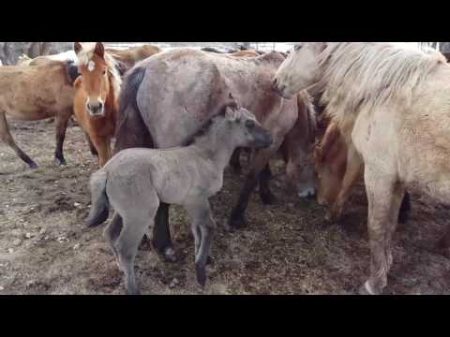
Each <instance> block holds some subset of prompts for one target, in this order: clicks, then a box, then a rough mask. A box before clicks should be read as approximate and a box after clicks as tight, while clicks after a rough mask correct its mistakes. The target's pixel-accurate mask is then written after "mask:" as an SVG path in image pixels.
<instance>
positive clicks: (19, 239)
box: [0, 121, 450, 294]
mask: <svg viewBox="0 0 450 337" xmlns="http://www.w3.org/2000/svg"><path fill="white" fill-rule="evenodd" d="M11 129H12V133H13V135H14V137H15V139H16V141H17V143H18V144H19V145H20V146H21V147H22V149H23V150H25V151H26V152H27V153H28V154H29V155H30V156H31V157H32V158H33V159H34V160H35V161H36V162H37V163H38V164H39V165H40V167H39V168H38V169H36V170H30V169H28V168H27V167H26V165H25V164H23V163H22V162H21V161H20V160H19V159H18V158H17V157H16V156H15V154H14V153H13V152H12V150H11V149H10V148H8V147H6V146H5V145H4V144H0V289H1V290H0V294H123V293H124V288H123V281H122V274H121V273H120V272H119V270H118V269H117V266H116V264H115V262H114V259H113V255H112V252H111V251H110V250H109V247H108V246H107V244H106V242H105V240H104V239H103V237H102V231H103V228H104V226H101V227H98V228H95V229H87V228H86V227H85V226H84V223H83V219H84V218H85V216H86V215H87V212H88V205H89V203H90V199H89V197H90V196H89V193H88V189H87V182H88V178H89V175H90V173H92V172H93V171H94V170H95V169H96V162H95V160H94V158H93V157H92V156H91V154H90V152H89V150H88V147H87V144H86V141H85V138H84V136H83V134H82V132H81V130H80V129H79V128H78V127H76V126H72V127H69V129H68V132H67V136H66V142H65V156H66V160H67V163H68V164H67V166H64V167H58V166H56V165H55V164H54V162H53V152H54V147H55V141H54V135H55V133H54V124H53V123H49V122H48V121H41V122H20V123H19V122H12V123H11ZM274 172H275V178H274V180H273V182H272V187H273V192H274V193H275V194H276V196H277V197H278V203H277V204H276V205H273V206H263V205H262V204H261V202H260V200H259V196H258V195H257V194H256V193H255V194H254V195H253V197H252V199H251V202H250V204H249V208H248V213H247V214H248V220H249V227H248V228H246V229H244V230H241V231H238V232H234V233H230V232H227V231H226V230H225V228H224V223H225V221H226V219H227V216H228V215H229V213H230V211H231V207H232V206H233V204H234V202H235V200H236V199H237V196H238V192H239V189H240V186H241V184H242V182H243V179H244V176H243V175H241V176H237V175H235V174H233V173H232V172H230V171H227V172H226V174H225V183H224V188H223V190H222V191H221V192H220V193H219V194H218V195H216V196H215V197H214V198H213V199H212V204H213V211H214V214H215V217H216V220H217V222H218V225H219V228H218V231H217V235H216V237H215V240H214V246H213V258H214V263H213V265H211V266H209V267H208V277H209V278H208V282H207V285H206V287H205V289H203V290H202V289H200V288H199V287H198V286H197V284H196V282H195V274H194V264H193V239H192V237H191V234H190V232H189V226H188V225H187V224H188V219H187V216H186V214H185V212H184V211H183V210H182V209H180V208H178V207H172V208H171V214H170V217H171V229H172V232H173V236H174V243H175V245H176V250H177V255H178V256H179V260H178V261H177V262H176V263H166V262H163V261H161V260H160V259H159V258H158V257H157V256H156V254H154V253H153V252H152V251H151V250H150V248H145V247H144V248H143V249H141V250H140V251H139V254H138V257H137V260H136V270H137V277H138V282H139V284H140V286H141V290H142V293H143V294H354V293H356V291H357V289H358V287H359V286H360V285H361V284H362V282H363V281H364V280H365V278H366V276H367V274H368V271H369V264H368V263H369V249H368V243H367V230H366V225H365V223H366V212H367V211H366V198H365V195H364V190H363V187H362V186H359V187H358V189H357V190H356V191H355V192H354V193H353V196H352V198H351V200H350V201H349V203H348V207H347V209H346V215H345V216H344V218H343V219H342V220H341V221H340V223H339V224H330V223H327V222H326V221H325V220H324V209H323V208H321V207H319V206H318V205H317V204H316V203H315V201H313V200H311V201H301V200H300V199H299V198H298V197H296V196H295V195H290V194H288V193H286V192H285V185H284V182H283V165H282V163H280V162H277V163H276V165H275V170H274ZM412 208H413V211H412V214H411V220H410V222H409V223H408V224H407V225H403V226H400V228H399V229H398V231H397V233H396V235H395V240H394V265H393V267H392V269H391V272H390V274H389V287H388V289H387V290H386V293H387V294H448V293H450V260H449V259H448V258H447V257H445V256H444V254H442V252H438V251H436V249H435V248H434V247H435V243H436V241H437V240H438V238H439V237H440V235H441V234H442V233H443V232H444V229H445V227H446V224H448V223H449V221H448V219H449V215H450V211H449V210H448V209H446V208H445V207H442V206H440V205H435V204H432V203H430V202H429V201H428V200H427V198H426V197H419V196H416V195H413V196H412Z"/></svg>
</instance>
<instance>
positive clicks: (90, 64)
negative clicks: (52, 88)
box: [74, 42, 120, 117]
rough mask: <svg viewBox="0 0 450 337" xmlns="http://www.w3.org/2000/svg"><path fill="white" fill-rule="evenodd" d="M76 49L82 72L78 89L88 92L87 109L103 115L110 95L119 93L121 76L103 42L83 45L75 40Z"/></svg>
mask: <svg viewBox="0 0 450 337" xmlns="http://www.w3.org/2000/svg"><path fill="white" fill-rule="evenodd" d="M74 50H75V53H76V55H77V58H78V70H79V73H80V74H81V76H80V78H79V79H78V80H77V83H76V90H83V91H84V92H85V94H86V96H87V97H86V111H87V112H88V113H89V115H90V116H92V117H102V116H104V114H105V102H106V100H107V98H108V96H109V95H111V94H112V93H113V92H115V97H117V95H118V92H117V91H118V85H120V82H119V81H120V78H119V76H118V74H116V72H117V70H116V69H115V65H114V63H113V62H112V58H111V57H109V55H107V54H105V48H104V46H103V44H102V43H101V42H97V43H96V44H95V46H82V45H81V43H79V42H75V44H74Z"/></svg>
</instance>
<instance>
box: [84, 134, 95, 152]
mask: <svg viewBox="0 0 450 337" xmlns="http://www.w3.org/2000/svg"><path fill="white" fill-rule="evenodd" d="M85 135H86V140H87V142H88V145H89V150H90V151H91V153H92V155H93V156H96V157H98V152H97V149H96V148H95V146H94V144H93V143H92V140H91V138H90V137H89V134H88V133H87V132H85Z"/></svg>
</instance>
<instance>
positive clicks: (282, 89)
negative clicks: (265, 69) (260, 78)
mask: <svg viewBox="0 0 450 337" xmlns="http://www.w3.org/2000/svg"><path fill="white" fill-rule="evenodd" d="M272 90H273V91H274V92H275V93H277V94H278V95H279V96H281V97H283V98H285V99H290V98H291V97H292V95H288V94H286V85H284V84H280V83H279V82H278V80H277V79H276V78H274V79H273V81H272Z"/></svg>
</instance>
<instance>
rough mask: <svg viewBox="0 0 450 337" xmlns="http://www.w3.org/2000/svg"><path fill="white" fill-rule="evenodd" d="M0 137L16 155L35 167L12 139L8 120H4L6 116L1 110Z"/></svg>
mask: <svg viewBox="0 0 450 337" xmlns="http://www.w3.org/2000/svg"><path fill="white" fill-rule="evenodd" d="M0 138H1V140H2V141H4V142H5V143H6V144H8V145H9V146H10V147H11V148H12V149H13V150H14V152H15V153H16V154H17V156H18V157H19V158H20V159H22V160H23V161H24V162H25V163H27V164H28V166H29V167H30V168H32V169H34V168H37V167H38V166H37V164H36V163H35V162H34V161H33V160H32V159H31V158H30V157H28V155H27V154H26V153H25V152H23V151H22V150H21V149H20V148H19V147H18V146H17V144H16V142H15V141H14V139H13V137H12V136H11V133H10V132H9V127H8V122H7V121H6V116H5V113H4V112H3V111H0Z"/></svg>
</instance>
